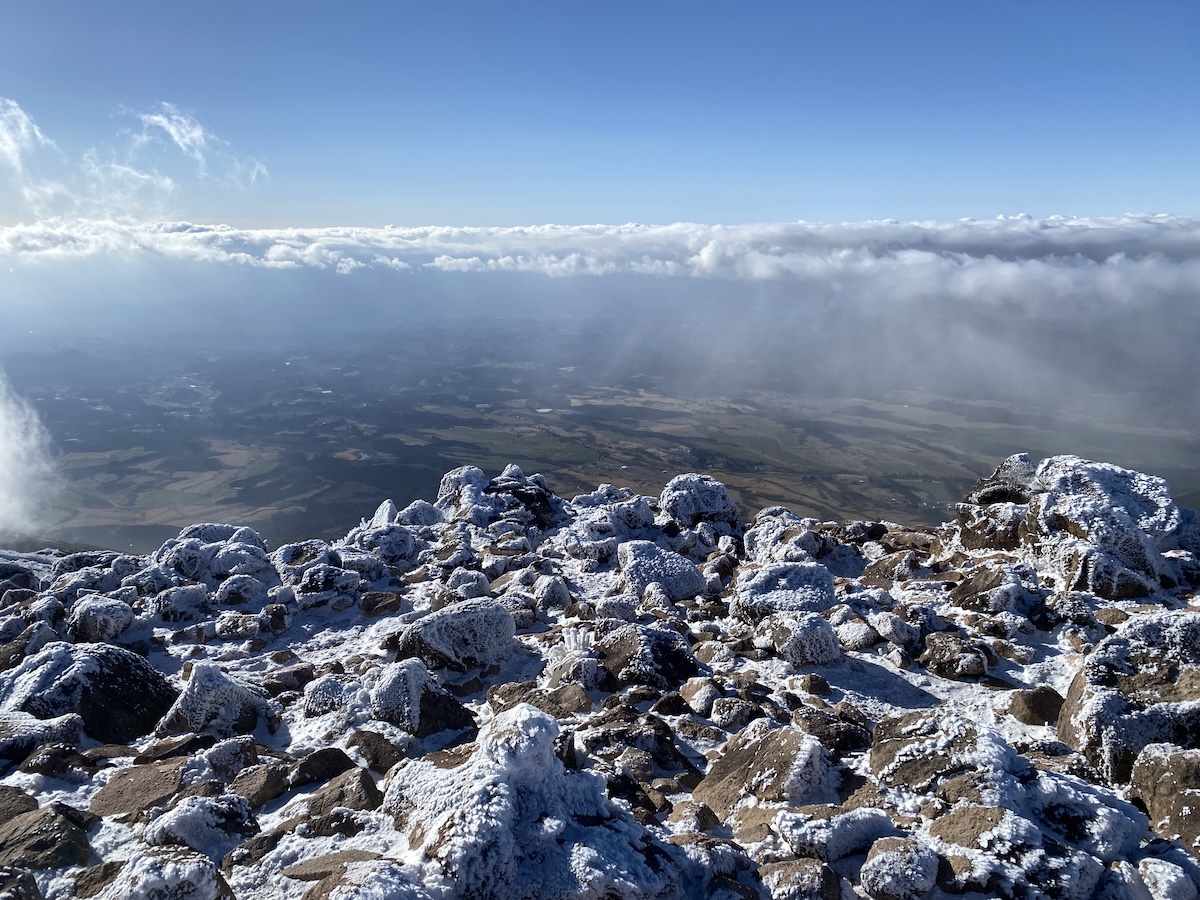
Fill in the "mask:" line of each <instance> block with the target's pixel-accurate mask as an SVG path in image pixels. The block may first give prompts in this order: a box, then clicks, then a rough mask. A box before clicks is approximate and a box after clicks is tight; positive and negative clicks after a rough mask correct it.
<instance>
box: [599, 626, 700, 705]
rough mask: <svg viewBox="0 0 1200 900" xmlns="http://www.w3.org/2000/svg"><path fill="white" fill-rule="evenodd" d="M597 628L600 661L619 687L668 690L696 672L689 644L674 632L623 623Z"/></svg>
mask: <svg viewBox="0 0 1200 900" xmlns="http://www.w3.org/2000/svg"><path fill="white" fill-rule="evenodd" d="M600 631H601V632H602V634H603V636H602V637H599V639H598V640H597V641H596V652H597V654H599V657H600V663H601V665H603V666H604V668H605V669H606V670H607V671H608V672H609V673H610V674H611V675H612V677H613V678H614V679H615V681H616V683H617V684H618V685H620V686H621V687H626V686H629V685H632V684H645V685H650V686H652V687H657V688H662V689H664V690H669V689H672V688H675V687H676V686H678V685H679V684H680V683H682V682H684V681H686V680H687V679H689V678H691V677H692V676H693V675H695V674H697V672H698V671H699V665H698V664H697V662H696V657H695V655H694V654H693V653H692V648H691V646H690V645H689V644H688V642H687V641H686V640H684V639H683V636H682V635H680V634H679V632H677V631H671V630H668V629H665V628H653V627H648V626H645V625H636V624H626V623H619V624H618V623H613V624H612V625H611V626H609V627H604V628H602V629H600Z"/></svg>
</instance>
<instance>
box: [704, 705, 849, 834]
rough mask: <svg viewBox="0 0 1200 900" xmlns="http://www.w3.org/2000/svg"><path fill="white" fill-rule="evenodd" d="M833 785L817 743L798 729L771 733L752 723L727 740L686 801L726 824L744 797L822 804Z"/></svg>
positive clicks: (832, 774) (825, 756)
mask: <svg viewBox="0 0 1200 900" xmlns="http://www.w3.org/2000/svg"><path fill="white" fill-rule="evenodd" d="M839 781H840V776H839V774H838V772H837V769H836V767H835V766H834V764H833V763H832V762H831V760H830V759H829V755H828V753H827V752H826V750H825V748H824V747H822V746H821V742H820V741H818V740H817V739H816V738H814V737H813V736H812V735H810V734H808V733H807V732H805V731H802V730H801V729H799V728H791V727H786V726H785V727H783V728H776V729H774V730H772V729H770V728H769V727H768V726H767V725H766V724H765V722H764V721H763V720H758V721H755V722H752V723H750V724H749V725H748V726H746V728H744V729H743V730H742V731H740V732H738V733H737V734H736V735H734V736H733V737H732V738H730V740H729V743H728V744H727V745H726V747H725V751H724V752H723V753H722V755H721V757H720V759H718V760H717V761H716V762H714V763H713V764H712V765H711V766H709V769H708V774H707V775H705V776H704V780H703V781H701V782H700V783H699V784H698V785H697V786H696V789H695V790H694V791H693V792H692V797H693V798H694V799H696V800H699V801H700V802H702V803H707V804H708V805H709V806H710V807H711V808H712V810H713V811H714V812H715V813H716V814H717V815H718V816H720V817H721V818H722V819H726V818H728V817H729V815H730V813H732V812H733V810H734V808H735V807H736V806H737V805H738V804H739V803H740V802H742V801H743V800H744V799H746V798H747V797H750V796H753V797H756V798H758V801H759V802H760V803H789V804H792V805H793V806H799V805H802V804H804V803H819V802H825V801H828V800H829V799H830V797H831V796H836V793H837V785H838V782H839Z"/></svg>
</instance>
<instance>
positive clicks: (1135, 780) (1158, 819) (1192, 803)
mask: <svg viewBox="0 0 1200 900" xmlns="http://www.w3.org/2000/svg"><path fill="white" fill-rule="evenodd" d="M1129 796H1130V797H1132V798H1134V799H1135V800H1138V801H1140V802H1141V803H1142V804H1143V805H1144V806H1145V807H1146V812H1147V813H1149V815H1150V824H1151V826H1152V827H1153V828H1154V830H1155V831H1157V832H1158V833H1159V834H1161V835H1162V836H1163V837H1166V838H1170V839H1173V840H1177V841H1179V842H1180V843H1182V844H1183V845H1184V846H1185V847H1187V848H1188V849H1189V850H1191V851H1192V853H1195V854H1197V855H1200V749H1193V750H1184V749H1183V748H1182V747H1178V746H1175V745H1174V744H1148V745H1146V746H1145V747H1144V748H1142V752H1141V753H1139V754H1138V757H1137V761H1136V762H1135V763H1134V766H1133V772H1132V774H1131V776H1130V783H1129Z"/></svg>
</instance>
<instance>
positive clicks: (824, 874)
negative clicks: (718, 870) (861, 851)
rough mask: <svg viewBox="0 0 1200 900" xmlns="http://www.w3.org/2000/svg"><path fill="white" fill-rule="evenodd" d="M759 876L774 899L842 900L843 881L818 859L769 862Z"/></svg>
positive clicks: (760, 869) (761, 869)
mask: <svg viewBox="0 0 1200 900" xmlns="http://www.w3.org/2000/svg"><path fill="white" fill-rule="evenodd" d="M758 877H759V878H761V879H762V883H763V886H764V887H765V888H766V889H767V891H768V892H769V893H770V896H771V900H841V896H842V888H841V882H840V881H839V880H838V877H837V875H835V874H834V872H833V870H832V869H830V868H829V866H827V865H825V863H823V862H821V861H820V860H819V859H789V860H785V861H784V862H773V863H767V864H766V865H765V866H760V867H759V869H758Z"/></svg>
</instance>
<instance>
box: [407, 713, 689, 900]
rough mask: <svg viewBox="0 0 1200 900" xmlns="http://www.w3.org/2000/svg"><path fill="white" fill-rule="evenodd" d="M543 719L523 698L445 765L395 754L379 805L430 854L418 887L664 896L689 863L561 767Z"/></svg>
mask: <svg viewBox="0 0 1200 900" xmlns="http://www.w3.org/2000/svg"><path fill="white" fill-rule="evenodd" d="M558 733H559V727H558V723H557V722H555V721H554V719H553V718H551V717H550V716H548V715H547V714H546V713H543V712H541V711H540V710H537V709H534V708H533V707H531V706H527V705H524V704H522V705H519V706H516V707H513V708H512V709H510V710H507V711H505V712H502V713H500V714H499V715H498V716H496V718H495V719H493V720H492V721H491V722H490V723H489V724H488V725H487V726H485V727H484V728H483V729H482V730H481V731H480V734H479V738H478V740H477V741H476V744H475V749H474V751H473V752H472V753H471V754H470V756H469V757H467V758H466V759H465V761H464V762H462V763H461V764H460V765H458V766H456V767H454V768H448V769H447V768H439V767H438V766H436V765H434V764H433V763H431V762H428V761H426V760H415V759H414V760H406V761H405V762H403V763H402V764H401V765H400V766H399V767H397V768H396V769H395V770H393V772H392V774H391V776H390V784H389V786H388V789H387V791H386V793H385V795H384V809H385V810H387V811H389V812H391V813H392V815H393V816H394V817H395V819H396V825H397V828H398V829H400V830H401V831H402V832H403V833H404V834H406V835H407V837H408V841H409V845H410V846H411V847H413V849H415V850H419V851H420V852H422V853H423V854H424V855H425V856H426V857H427V858H428V860H429V861H430V864H431V865H429V866H427V867H425V872H426V873H428V874H427V877H428V878H430V879H432V880H433V883H432V884H430V886H431V887H432V886H434V885H435V884H442V885H445V886H446V887H448V888H450V887H451V886H452V888H451V889H452V890H453V893H454V895H455V896H464V897H496V898H510V897H511V898H517V897H563V898H566V897H579V898H582V897H593V896H594V897H600V896H619V897H623V898H630V900H634V898H652V897H653V898H661V900H668V898H673V897H680V898H682V897H683V896H685V891H686V886H687V883H688V879H689V878H690V877H696V876H697V875H698V874H699V873H693V872H692V871H691V867H690V864H689V863H688V861H687V859H686V858H685V857H684V856H683V855H682V854H681V853H679V852H678V851H675V852H671V848H669V847H665V846H663V845H661V844H656V843H655V842H654V841H653V839H652V838H651V836H650V834H649V833H648V832H647V831H646V829H645V828H643V827H642V826H641V825H639V824H638V823H637V822H636V821H634V819H633V817H632V816H631V815H630V814H629V813H628V812H626V811H623V810H622V809H621V808H620V807H618V806H617V805H615V804H614V803H613V802H612V801H611V800H609V799H608V797H607V796H606V795H605V791H604V784H603V781H602V780H601V779H599V778H598V777H597V776H595V775H593V774H591V773H586V772H568V771H564V769H563V764H562V762H560V761H559V759H558V757H557V756H556V755H555V750H554V748H555V739H556V738H557V736H558Z"/></svg>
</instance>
